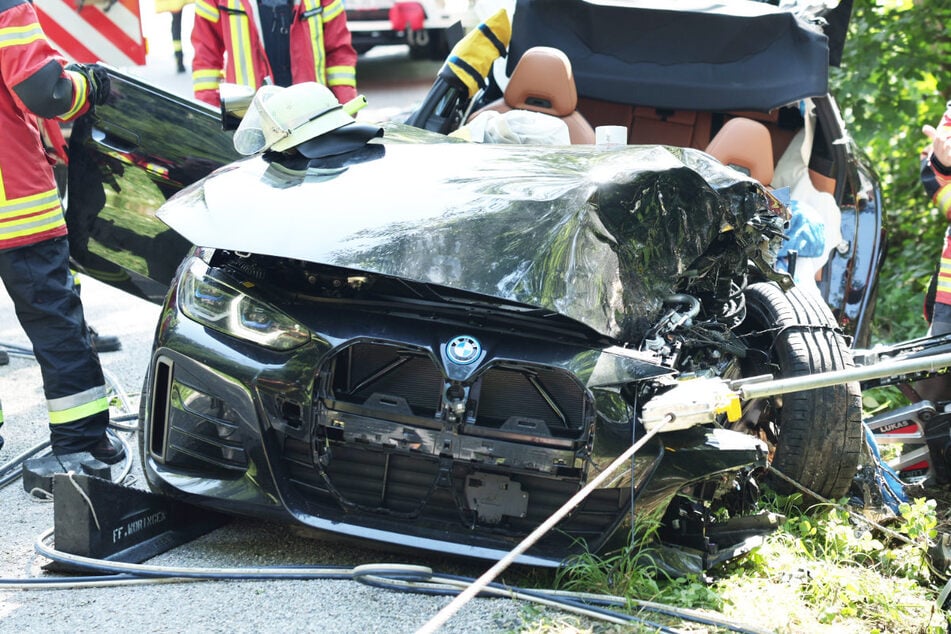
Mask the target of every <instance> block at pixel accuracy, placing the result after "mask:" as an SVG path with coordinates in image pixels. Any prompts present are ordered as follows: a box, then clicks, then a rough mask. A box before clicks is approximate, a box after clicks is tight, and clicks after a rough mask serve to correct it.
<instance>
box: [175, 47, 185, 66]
mask: <svg viewBox="0 0 951 634" xmlns="http://www.w3.org/2000/svg"><path fill="white" fill-rule="evenodd" d="M179 46H181V43H179ZM175 70H176V72H178V73H184V72H185V55H184V53H182V51H175Z"/></svg>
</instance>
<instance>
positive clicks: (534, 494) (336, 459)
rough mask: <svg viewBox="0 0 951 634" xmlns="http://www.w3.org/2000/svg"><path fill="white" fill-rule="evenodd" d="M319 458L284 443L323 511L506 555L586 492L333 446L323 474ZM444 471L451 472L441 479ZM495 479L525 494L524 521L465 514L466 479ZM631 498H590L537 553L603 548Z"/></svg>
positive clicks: (301, 488) (565, 482) (294, 480)
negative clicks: (599, 545)
mask: <svg viewBox="0 0 951 634" xmlns="http://www.w3.org/2000/svg"><path fill="white" fill-rule="evenodd" d="M313 455H314V454H313V452H312V451H311V448H310V447H309V446H307V445H306V444H305V443H302V442H298V441H294V440H291V439H287V440H286V441H285V445H284V453H283V465H284V468H285V470H286V473H287V476H288V481H289V482H290V483H291V485H292V486H294V488H295V489H296V490H297V491H298V492H299V493H300V494H302V495H303V497H304V498H305V499H306V500H308V502H310V503H311V504H314V505H315V506H316V507H317V508H318V509H319V508H328V507H329V508H330V509H332V510H333V511H334V512H338V511H344V512H346V514H347V517H348V518H349V521H351V522H355V523H361V521H362V522H364V523H368V524H370V525H372V526H374V527H376V528H382V529H383V530H392V531H394V532H398V533H410V534H415V535H420V536H427V535H428V536H438V539H443V540H450V541H454V542H457V543H473V542H477V541H480V542H482V544H483V545H494V546H497V547H500V548H508V547H510V546H511V545H512V544H513V543H515V542H517V541H519V540H521V539H522V538H524V537H525V536H526V535H528V534H529V533H530V532H531V531H533V530H534V529H535V528H537V527H538V526H539V525H540V524H541V523H542V522H544V521H545V520H547V519H548V517H549V516H550V515H551V514H552V513H554V512H555V511H556V510H557V509H558V508H559V507H561V505H563V504H564V503H565V502H566V501H567V500H568V499H569V498H570V497H571V496H572V495H574V494H575V493H577V491H578V490H579V488H580V484H579V483H578V482H577V481H574V480H570V479H558V478H545V477H537V476H532V475H528V474H518V475H513V474H507V473H504V472H502V471H500V470H495V471H494V472H489V471H487V470H480V469H479V468H477V467H474V466H472V465H466V464H464V463H460V462H451V463H444V464H442V465H441V463H440V461H439V460H438V459H437V458H433V457H429V456H417V455H408V454H400V453H397V452H387V451H379V450H373V449H367V448H355V447H347V446H343V445H338V444H332V445H331V446H330V454H329V455H330V458H329V461H327V462H328V464H327V465H326V467H324V468H323V469H322V470H321V469H320V468H318V467H317V466H316V465H315V463H314V459H313ZM325 455H326V454H325ZM441 466H442V467H443V468H444V469H446V471H445V473H444V474H442V475H443V477H441V474H440V467H441ZM321 471H323V473H324V474H325V475H326V479H325V477H324V475H322V474H321ZM492 473H494V475H497V476H502V477H508V478H510V480H511V481H512V482H513V483H517V484H518V486H519V487H520V489H521V491H522V492H524V493H525V494H527V500H528V504H527V509H526V513H525V516H524V517H514V516H504V517H502V519H501V520H500V521H494V522H487V521H483V520H480V519H479V517H478V516H477V514H476V513H475V512H473V510H472V509H469V508H468V507H467V504H466V501H465V500H466V495H465V489H464V487H465V483H466V478H467V476H470V475H476V476H479V475H485V474H492ZM625 491H626V490H624V489H603V490H599V491H595V492H594V493H592V494H591V495H590V496H589V497H588V498H587V499H586V500H585V501H584V503H583V504H582V505H581V506H580V507H579V508H578V509H576V510H575V511H574V512H573V513H572V514H571V515H569V517H568V518H566V519H565V520H564V521H562V522H561V523H560V524H559V525H558V526H557V527H556V528H555V529H554V530H553V531H551V532H549V533H548V534H547V535H546V536H545V537H544V539H543V540H542V541H541V542H539V545H538V549H537V551H536V552H538V553H556V554H557V556H559V557H560V556H564V555H566V554H567V553H568V552H569V551H570V550H571V549H572V547H573V546H577V544H576V543H575V540H579V539H580V540H584V541H585V542H586V543H588V544H597V543H599V541H600V540H601V539H602V538H604V537H605V536H606V535H607V534H609V533H610V531H611V529H612V528H613V527H614V526H615V525H616V523H617V521H618V520H619V519H620V516H621V513H622V512H623V511H624V508H625V505H626V499H627V498H626V493H625Z"/></svg>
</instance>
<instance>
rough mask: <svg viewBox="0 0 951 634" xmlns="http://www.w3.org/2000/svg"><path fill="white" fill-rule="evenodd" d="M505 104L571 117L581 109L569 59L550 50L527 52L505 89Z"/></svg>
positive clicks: (529, 50)
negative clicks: (577, 108)
mask: <svg viewBox="0 0 951 634" xmlns="http://www.w3.org/2000/svg"><path fill="white" fill-rule="evenodd" d="M505 103H506V105H508V106H509V107H510V108H514V109H518V110H533V111H535V112H543V113H545V114H551V115H555V116H557V117H565V116H568V115H570V114H571V113H572V112H574V111H575V108H576V107H577V106H578V91H577V89H576V88H575V78H574V75H573V74H572V72H571V62H570V61H568V56H567V55H565V54H564V53H562V52H561V51H560V50H558V49H556V48H550V47H548V46H536V47H534V48H530V49H528V50H527V51H525V53H524V54H523V55H522V58H521V59H520V60H519V61H518V64H517V65H516V66H515V70H514V71H512V77H511V78H510V79H509V83H508V85H507V86H506V87H505Z"/></svg>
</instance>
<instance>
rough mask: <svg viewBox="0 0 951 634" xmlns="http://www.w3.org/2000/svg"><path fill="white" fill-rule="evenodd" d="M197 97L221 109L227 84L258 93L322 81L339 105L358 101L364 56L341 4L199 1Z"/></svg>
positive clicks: (332, 0)
mask: <svg viewBox="0 0 951 634" xmlns="http://www.w3.org/2000/svg"><path fill="white" fill-rule="evenodd" d="M192 46H193V47H194V49H195V56H194V58H193V60H192V81H193V89H194V91H195V97H196V98H198V99H200V100H201V101H205V102H207V103H210V104H212V105H214V106H217V105H219V104H220V100H219V95H218V86H219V84H220V83H221V82H222V81H224V82H228V83H233V84H242V85H245V86H249V87H251V88H253V89H255V90H257V89H258V88H260V87H261V86H262V85H265V84H274V85H277V86H290V85H291V84H298V83H301V82H306V81H316V82H318V83H321V84H323V85H325V86H327V87H328V88H330V89H331V90H332V91H333V93H334V96H335V97H337V100H338V101H340V103H346V102H348V101H350V100H351V99H353V98H355V97H356V96H357V88H356V85H357V77H356V63H357V53H356V51H355V50H354V49H353V46H352V45H351V43H350V30H349V28H347V17H346V15H345V14H344V10H343V2H342V0H196V2H195V25H194V27H193V28H192Z"/></svg>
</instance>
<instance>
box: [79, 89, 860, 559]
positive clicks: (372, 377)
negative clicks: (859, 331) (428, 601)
mask: <svg viewBox="0 0 951 634" xmlns="http://www.w3.org/2000/svg"><path fill="white" fill-rule="evenodd" d="M381 129H382V136H379V137H377V136H374V137H373V138H369V139H367V140H365V142H361V143H359V144H358V145H353V144H352V139H351V140H348V141H342V142H341V143H342V144H343V145H342V146H343V147H346V151H343V152H340V151H339V148H340V147H341V146H340V145H335V143H334V138H333V137H334V134H335V132H328V133H327V134H326V135H325V137H322V139H327V140H328V143H327V144H324V145H328V146H333V147H337V148H338V149H337V150H335V152H336V153H334V154H321V153H320V152H319V151H313V150H314V148H313V147H310V148H309V150H308V151H307V152H306V153H304V152H303V150H302V147H303V146H292V147H287V148H282V149H281V151H275V150H268V151H265V152H263V153H259V154H255V155H253V156H250V157H248V158H241V157H240V156H239V155H238V154H237V153H236V152H235V150H234V149H233V147H232V146H231V142H232V138H231V136H232V135H231V133H230V132H224V131H222V129H221V124H220V121H219V113H217V112H214V111H212V110H210V109H209V108H207V107H205V106H203V105H202V104H198V103H195V102H192V101H189V100H184V99H180V98H176V97H174V96H172V95H170V94H167V93H164V92H163V91H161V90H159V89H156V88H155V87H153V86H149V85H147V84H145V83H143V82H141V81H139V80H136V79H135V78H133V77H129V76H127V75H124V74H122V73H119V72H115V71H114V72H112V95H111V97H110V101H109V102H108V103H107V104H105V105H103V106H101V107H99V108H97V110H96V112H95V113H94V114H93V115H91V116H89V117H86V118H84V119H83V120H81V121H80V122H78V123H77V124H76V126H75V128H74V130H73V134H72V136H71V139H70V174H69V200H68V209H67V217H68V222H69V227H70V232H71V236H72V242H73V245H72V246H73V249H74V254H73V255H74V258H75V259H76V261H77V263H78V264H79V265H81V266H82V268H83V270H84V271H85V272H87V273H88V274H90V275H94V276H96V277H98V278H99V279H103V280H106V281H109V282H110V283H112V284H114V285H115V286H117V287H119V288H123V289H124V290H126V291H128V292H132V293H135V294H137V295H139V296H141V297H145V298H148V299H150V300H151V301H156V302H160V303H162V305H163V311H162V315H161V319H160V323H159V324H158V325H157V330H156V336H155V344H154V349H153V353H152V358H151V361H150V367H149V372H148V378H147V380H146V385H145V386H144V389H143V396H142V399H141V416H140V432H139V433H140V441H141V457H142V462H143V469H144V472H145V475H146V479H147V481H148V484H149V486H150V487H151V488H152V489H153V490H155V491H158V492H161V493H164V494H167V495H170V496H173V497H177V498H181V499H184V500H187V501H190V502H193V503H196V504H199V505H203V506H206V507H209V508H214V509H219V510H224V511H227V512H231V513H239V514H249V515H255V516H261V517H269V518H277V519H283V520H288V521H296V522H301V523H303V524H306V525H308V526H311V527H315V528H318V529H323V530H327V531H331V532H336V533H343V534H347V535H351V536H357V537H362V538H366V539H370V540H375V541H379V542H384V543H391V544H401V545H407V546H411V547H416V548H424V549H431V550H436V551H440V552H446V553H452V554H458V555H465V556H472V557H484V558H489V559H497V558H499V557H500V556H502V555H503V554H504V553H506V552H508V551H509V550H510V549H511V548H512V547H514V546H515V545H516V544H518V543H519V541H521V540H522V539H523V538H524V537H525V536H526V535H528V534H529V533H531V532H532V531H533V530H534V529H535V528H537V527H538V526H539V525H540V524H541V523H542V522H544V521H545V520H546V519H547V518H548V517H549V516H550V515H551V514H552V513H553V512H554V511H556V510H557V509H558V508H559V507H560V506H561V505H563V504H564V503H565V502H566V501H568V500H569V499H571V498H572V497H573V496H574V495H575V494H576V493H577V492H578V491H579V490H580V489H581V488H582V487H583V486H584V485H585V484H586V483H588V482H590V481H591V480H592V479H594V478H595V477H596V476H598V475H599V474H601V472H602V471H603V470H604V469H605V468H606V467H607V466H608V465H609V464H610V463H611V462H612V461H614V459H615V458H617V457H618V456H620V455H622V454H623V453H624V452H625V451H626V450H627V449H628V448H629V447H630V446H631V445H632V444H633V443H635V442H636V441H637V440H638V439H640V438H643V437H645V434H647V433H648V432H649V431H650V432H651V433H654V431H656V430H658V429H659V428H660V429H659V431H660V433H657V435H656V436H652V437H651V438H650V439H649V442H647V443H646V444H645V446H644V447H643V448H642V450H640V451H639V452H638V453H637V454H636V455H635V456H634V458H633V459H632V461H631V462H630V463H629V464H628V465H627V466H626V467H624V468H622V469H620V470H618V471H617V473H616V474H614V475H613V477H611V478H609V479H607V480H606V481H605V483H604V484H603V486H601V487H599V488H598V489H597V490H596V491H595V492H594V493H592V494H591V495H590V496H589V497H587V498H586V499H585V500H584V501H583V502H582V503H581V504H580V505H579V506H578V507H577V508H576V509H574V510H573V511H572V513H571V514H570V515H569V516H568V517H567V518H566V519H565V520H563V521H562V522H561V523H559V525H558V526H557V527H556V529H555V530H554V531H552V532H550V533H549V534H548V535H546V536H545V537H544V538H542V539H541V540H540V541H539V542H538V543H537V544H536V545H534V546H533V547H532V548H531V549H530V550H529V551H528V552H526V553H525V554H524V555H522V556H521V557H520V558H519V561H520V562H522V563H527V564H536V565H558V564H560V563H561V562H563V561H565V560H566V559H567V558H569V557H570V556H571V555H572V554H576V553H578V552H580V551H582V550H583V549H589V550H592V551H603V550H606V549H609V548H612V547H615V546H618V545H620V544H623V543H624V542H625V540H627V539H629V536H630V529H631V526H632V524H633V520H634V517H635V515H643V516H645V517H653V518H656V519H659V520H661V521H662V525H663V528H662V530H661V533H660V534H661V537H662V541H663V543H664V545H665V546H667V547H669V548H672V549H676V552H677V553H679V554H678V558H679V559H681V560H682V561H689V562H690V563H689V564H687V567H689V568H693V569H705V568H708V567H710V566H712V565H714V564H716V563H718V562H720V561H723V560H725V559H728V558H730V557H733V556H735V555H737V554H739V553H741V552H745V550H747V549H748V547H749V543H748V541H747V539H746V537H748V533H744V532H743V531H737V530H735V528H736V527H735V526H734V525H733V524H732V520H725V519H723V518H724V517H742V515H743V514H744V513H746V512H748V511H749V508H750V506H749V504H750V501H751V500H752V498H753V497H754V495H755V492H756V490H757V488H758V482H760V481H762V479H763V478H764V477H765V467H766V466H767V465H771V466H772V467H773V468H774V469H776V470H778V471H780V472H782V473H783V474H785V475H786V476H788V477H790V478H792V479H793V480H795V481H797V482H799V483H801V484H802V485H804V486H805V487H808V488H809V489H810V490H812V491H815V492H817V493H819V494H820V495H823V496H829V497H837V496H841V495H843V494H844V493H845V492H846V491H847V490H848V488H849V486H850V484H851V481H852V479H853V476H854V474H855V470H856V466H857V465H858V463H859V459H860V454H861V452H862V448H863V432H862V427H861V410H860V403H859V390H858V386H857V384H854V383H850V384H844V385H838V386H834V387H827V388H821V389H813V390H809V391H804V392H798V393H793V394H786V395H784V396H782V397H773V398H761V399H753V400H750V401H748V402H745V403H742V406H740V404H739V402H738V401H737V400H736V399H735V398H734V396H735V394H732V393H731V390H730V386H731V385H734V384H735V383H734V382H739V381H743V380H760V379H761V378H762V377H763V376H764V375H773V376H776V377H786V376H797V375H805V374H812V373H817V372H823V371H828V370H839V369H844V368H846V367H849V366H850V365H851V356H850V353H849V347H848V342H847V340H846V337H845V335H844V334H843V332H842V331H841V329H840V327H839V325H838V324H837V322H836V319H835V317H834V316H833V314H832V313H831V311H830V309H829V307H828V306H827V305H826V304H825V303H824V302H823V301H821V299H819V297H818V296H816V295H814V294H811V293H809V292H805V291H804V290H802V289H800V288H798V287H797V286H796V285H795V284H794V283H793V282H792V279H791V278H790V277H789V276H788V275H785V274H783V273H781V272H778V271H777V270H776V268H775V265H776V261H777V254H778V252H779V249H780V245H781V243H782V239H783V235H784V234H783V231H784V228H785V227H786V224H787V222H788V219H789V210H788V208H787V207H786V205H784V204H783V202H782V201H781V200H780V199H779V198H777V197H776V196H775V195H774V193H773V192H772V191H771V190H770V189H769V188H767V187H765V186H764V185H763V184H762V183H760V182H758V181H756V180H755V179H753V178H751V177H749V176H746V175H744V174H743V173H741V172H740V171H738V170H736V169H734V168H732V167H729V166H726V165H724V164H723V163H721V162H720V161H718V160H717V159H715V158H713V157H712V156H711V155H709V154H707V153H706V152H703V151H701V150H699V149H696V148H691V147H674V146H671V145H657V144H637V145H631V146H627V147H621V148H613V149H610V150H606V149H604V148H601V147H598V146H596V145H583V144H579V145H570V146H528V145H499V144H478V143H470V142H466V141H462V140H458V139H455V138H451V137H448V136H446V135H445V134H443V133H440V132H434V131H427V130H423V129H420V128H419V127H415V126H411V125H407V124H402V123H394V122H388V123H383V124H381ZM316 145H320V146H322V147H323V145H322V144H321V143H318V144H316ZM219 166H220V167H219ZM209 172H210V175H207V174H209ZM206 175H207V176H206ZM176 192H177V193H176ZM410 193H411V194H412V195H410ZM663 426H669V427H668V428H666V429H664V428H662V427H663ZM776 485H777V486H780V487H781V486H783V485H782V483H781V482H777V483H776ZM720 509H726V510H727V515H726V516H724V515H723V514H719V513H717V511H718V510H720Z"/></svg>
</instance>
